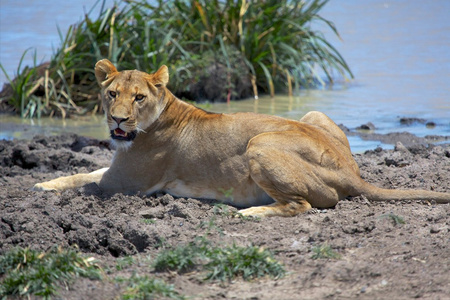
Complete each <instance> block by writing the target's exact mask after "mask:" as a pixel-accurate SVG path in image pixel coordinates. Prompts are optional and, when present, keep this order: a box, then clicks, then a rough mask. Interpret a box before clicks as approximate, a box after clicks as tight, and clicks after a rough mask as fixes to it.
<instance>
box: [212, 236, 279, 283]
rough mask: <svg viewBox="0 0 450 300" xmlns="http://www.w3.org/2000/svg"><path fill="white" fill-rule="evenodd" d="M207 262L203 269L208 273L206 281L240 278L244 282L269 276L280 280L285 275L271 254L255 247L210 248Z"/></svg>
mask: <svg viewBox="0 0 450 300" xmlns="http://www.w3.org/2000/svg"><path fill="white" fill-rule="evenodd" d="M207 257H208V259H209V262H208V263H207V264H206V266H205V268H206V269H207V270H208V271H209V272H208V274H207V275H206V279H208V280H220V281H225V280H231V279H233V278H235V277H238V276H242V278H243V279H244V280H251V279H255V278H259V277H264V276H267V275H268V276H270V277H273V278H276V279H278V278H281V277H283V276H284V274H285V270H284V268H283V266H282V265H281V264H280V263H279V262H278V261H276V260H275V259H274V257H273V255H272V253H271V252H270V251H268V250H266V249H263V248H261V247H257V246H248V247H239V246H236V245H234V244H233V246H230V247H226V248H217V247H216V248H210V249H209V252H208V253H207Z"/></svg>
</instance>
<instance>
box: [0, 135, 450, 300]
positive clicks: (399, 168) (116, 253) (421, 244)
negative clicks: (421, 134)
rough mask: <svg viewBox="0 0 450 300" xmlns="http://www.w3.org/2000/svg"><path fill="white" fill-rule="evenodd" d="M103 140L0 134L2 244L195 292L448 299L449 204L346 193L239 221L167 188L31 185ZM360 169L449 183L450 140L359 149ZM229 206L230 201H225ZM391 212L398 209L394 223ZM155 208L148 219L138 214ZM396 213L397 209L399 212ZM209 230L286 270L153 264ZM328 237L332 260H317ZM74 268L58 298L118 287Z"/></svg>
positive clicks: (394, 183) (396, 179) (441, 186)
mask: <svg viewBox="0 0 450 300" xmlns="http://www.w3.org/2000/svg"><path fill="white" fill-rule="evenodd" d="M112 156H113V150H111V149H110V146H109V143H108V142H107V141H97V140H92V139H87V138H84V137H80V136H76V135H62V136H56V137H43V136H41V137H39V136H38V137H35V138H34V139H33V140H32V141H5V140H2V141H0V253H4V252H5V251H7V250H8V249H10V248H12V247H14V246H23V247H31V248H34V249H39V250H46V249H48V248H49V247H51V246H53V245H62V246H63V247H69V246H71V245H78V247H79V249H80V250H81V251H82V252H85V253H86V254H88V255H92V256H94V257H96V258H97V259H99V260H100V263H101V265H102V266H103V267H104V268H105V269H108V267H110V268H112V269H114V266H115V265H116V264H117V263H118V262H119V260H120V259H121V257H125V256H132V257H134V258H135V261H139V262H140V263H135V264H133V265H131V266H129V267H126V268H124V269H123V270H121V271H120V272H119V271H118V273H120V274H119V275H121V276H130V275H131V274H132V273H133V272H137V273H138V274H148V275H149V276H152V277H158V278H162V279H164V280H166V281H167V282H168V283H171V284H173V285H174V287H175V289H176V290H177V291H178V292H179V293H180V294H183V295H186V296H189V297H191V298H192V299H323V298H329V299H349V298H350V299H354V298H359V299H410V298H421V299H448V296H449V295H450V280H449V278H450V277H449V274H450V245H449V239H450V205H448V204H445V205H436V204H435V203H430V202H419V201H405V202H396V203H394V202H389V203H371V202H368V201H367V200H366V199H364V198H363V197H362V198H361V197H356V198H349V199H343V200H342V201H341V202H340V203H339V204H338V205H337V206H336V207H335V208H333V209H327V210H321V211H320V213H318V214H305V215H299V216H297V217H293V218H278V217H274V218H268V219H262V220H243V219H240V218H233V217H231V216H230V215H227V214H220V213H217V211H218V210H217V206H215V205H214V203H213V202H210V201H201V200H197V199H183V198H181V199H180V198H179V199H174V198H173V197H172V196H170V195H154V196H142V195H131V196H130V195H122V194H116V195H114V196H110V197H107V196H105V195H103V194H102V193H101V191H100V190H99V189H98V188H97V187H96V186H95V185H88V186H86V187H84V188H80V189H76V190H70V191H65V192H63V193H54V192H33V191H30V190H29V189H30V188H31V187H32V186H33V185H34V184H35V183H37V182H41V181H45V180H49V179H52V178H55V177H59V176H63V175H71V174H76V173H80V172H89V171H93V170H95V169H98V168H101V167H105V166H108V165H109V161H110V160H111V158H112ZM355 159H356V161H357V162H358V164H359V166H360V168H361V173H362V177H363V178H364V179H366V180H367V181H369V182H371V183H373V184H375V185H377V186H380V187H385V188H398V189H405V188H421V189H427V190H434V191H441V192H450V184H449V183H450V145H448V144H447V145H441V146H424V145H421V144H418V145H412V146H408V147H407V148H405V147H401V146H399V147H397V148H396V150H390V151H385V150H382V149H376V150H373V151H368V152H366V153H365V154H356V155H355ZM229 210H230V211H233V210H235V209H234V208H232V207H229ZM394 216H398V217H400V218H402V219H403V221H404V223H403V224H402V223H401V222H400V223H398V222H397V223H396V222H395V220H396V219H395V218H394ZM145 219H151V220H152V221H145ZM397 220H398V219H397ZM200 236H205V237H207V239H209V240H210V241H211V242H212V243H215V244H216V245H223V246H225V245H232V244H233V243H235V244H237V245H240V246H245V245H250V244H252V245H257V246H261V247H264V248H266V249H269V250H271V251H272V252H273V253H275V258H276V259H278V260H279V261H280V262H282V263H283V265H284V267H285V269H286V270H287V275H286V276H285V277H284V278H281V279H278V280H274V279H271V278H262V279H258V280H253V281H250V282H246V281H243V280H242V279H239V278H238V279H235V280H233V281H231V282H223V283H220V282H205V281H203V280H202V276H203V275H202V274H200V273H199V272H195V271H194V272H190V273H187V274H176V273H167V272H163V273H155V272H154V271H153V270H152V268H151V267H150V266H149V264H150V263H147V262H148V261H151V260H152V259H153V258H154V257H155V256H156V255H157V254H158V253H159V252H160V251H164V250H163V249H165V247H166V248H167V247H170V246H176V245H182V244H185V243H187V242H189V241H192V240H194V239H195V238H196V237H200ZM324 244H327V245H329V246H331V248H332V249H333V250H334V251H336V252H338V253H339V254H340V258H339V259H316V260H315V259H313V258H312V255H313V252H312V249H313V248H314V247H315V246H320V245H324ZM116 275H118V274H117V273H114V272H113V273H108V275H107V277H106V279H104V280H103V281H91V280H88V279H79V280H77V281H76V282H75V283H73V284H72V285H71V286H70V288H69V289H68V290H63V289H62V290H61V291H60V296H58V297H57V298H60V299H114V298H119V297H120V295H121V292H122V289H123V288H122V287H121V286H120V285H118V284H117V283H115V282H114V281H113V280H112V279H111V278H113V277H114V276H116Z"/></svg>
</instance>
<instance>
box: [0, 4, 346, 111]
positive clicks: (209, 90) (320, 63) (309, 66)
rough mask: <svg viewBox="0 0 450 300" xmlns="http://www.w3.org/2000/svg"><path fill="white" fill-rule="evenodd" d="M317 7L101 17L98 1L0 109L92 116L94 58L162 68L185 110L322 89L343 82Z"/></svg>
mask: <svg viewBox="0 0 450 300" xmlns="http://www.w3.org/2000/svg"><path fill="white" fill-rule="evenodd" d="M327 2H328V0H310V1H303V0H261V1H252V0H223V1H218V0H212V1H208V0H170V1H163V0H158V1H144V0H142V1H141V0H139V1H137V0H126V1H122V2H120V3H118V4H116V5H114V6H113V7H110V8H104V4H105V3H104V1H103V2H101V1H100V0H98V1H97V3H96V5H102V7H103V8H104V9H102V11H101V13H100V14H99V16H94V17H93V16H92V13H90V12H89V13H87V14H86V15H85V18H84V20H83V21H81V22H80V23H78V24H75V25H73V26H71V27H70V28H69V30H68V32H66V33H65V34H63V33H62V32H61V31H59V34H60V37H61V45H60V47H59V48H58V49H57V50H56V51H55V53H54V55H53V56H52V58H51V61H50V64H49V66H48V68H47V69H46V71H45V73H44V74H43V75H39V74H37V72H34V71H32V70H35V69H36V68H37V67H38V66H34V67H33V68H31V69H29V70H28V73H25V71H24V72H22V73H20V74H19V73H18V74H19V75H18V76H17V78H16V81H17V82H18V83H16V84H15V85H14V88H13V90H14V93H13V95H12V96H11V97H9V98H8V97H4V99H2V100H1V101H8V103H9V104H10V105H12V106H14V107H15V109H16V111H17V112H20V113H21V115H22V116H24V117H25V116H28V117H33V116H39V115H40V114H44V115H50V116H53V115H55V114H56V115H60V116H62V117H65V116H66V115H67V114H86V113H96V112H99V111H101V101H100V99H99V95H98V88H97V86H96V83H95V76H94V71H93V66H94V64H95V63H96V61H98V60H100V59H102V58H108V59H109V60H111V61H112V62H113V63H115V64H116V65H117V66H118V67H119V69H139V70H143V71H146V72H153V71H155V70H156V69H158V68H159V66H161V65H162V64H166V65H168V66H169V69H170V74H171V82H170V88H171V90H172V91H174V93H175V94H176V95H177V96H179V97H181V98H185V99H189V100H195V101H202V100H208V101H225V100H227V101H230V100H232V99H241V98H246V97H251V96H253V97H257V96H258V94H259V93H267V94H270V95H272V96H273V95H274V94H275V93H293V91H295V90H296V89H299V88H311V87H317V86H320V85H326V84H328V83H330V82H333V80H334V78H335V74H339V76H342V77H344V78H351V77H353V75H352V73H351V70H350V68H349V66H348V65H347V63H346V62H345V60H344V58H343V57H342V56H341V55H340V54H339V52H338V51H337V50H336V49H335V48H334V47H333V46H332V45H331V44H330V43H329V42H328V41H327V40H326V39H325V38H324V36H323V34H322V33H321V32H319V31H317V30H314V29H313V28H312V27H311V26H312V24H314V23H315V22H323V23H324V24H326V26H328V27H329V28H331V30H332V31H333V32H334V33H335V34H336V35H339V34H338V31H337V29H336V27H335V26H334V24H333V23H332V22H331V21H328V20H326V19H324V18H322V17H321V16H320V14H319V12H320V10H321V9H322V8H323V6H324V5H325V4H326V3H327ZM2 70H3V72H5V70H4V69H3V68H2ZM318 70H321V71H318ZM18 78H20V79H19V80H18ZM22 82H24V84H22ZM10 84H11V85H12V86H13V82H12V81H11V80H10ZM30 91H32V92H30ZM35 97H36V98H35ZM30 103H32V104H30Z"/></svg>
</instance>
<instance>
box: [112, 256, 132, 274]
mask: <svg viewBox="0 0 450 300" xmlns="http://www.w3.org/2000/svg"><path fill="white" fill-rule="evenodd" d="M134 263H135V260H134V257H133V256H125V257H120V258H118V259H117V260H116V270H117V271H121V270H123V269H125V268H126V267H129V266H131V265H132V264H134Z"/></svg>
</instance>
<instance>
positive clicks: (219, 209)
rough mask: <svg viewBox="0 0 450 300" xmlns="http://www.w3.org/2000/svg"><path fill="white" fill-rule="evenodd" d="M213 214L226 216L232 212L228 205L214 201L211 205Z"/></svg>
mask: <svg viewBox="0 0 450 300" xmlns="http://www.w3.org/2000/svg"><path fill="white" fill-rule="evenodd" d="M213 214H215V215H219V216H225V217H228V216H231V215H232V212H231V211H230V209H229V206H228V205H226V204H222V203H216V204H214V206H213Z"/></svg>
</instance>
